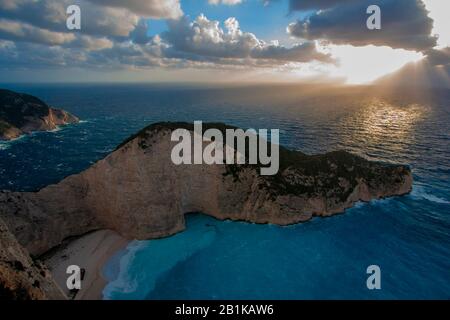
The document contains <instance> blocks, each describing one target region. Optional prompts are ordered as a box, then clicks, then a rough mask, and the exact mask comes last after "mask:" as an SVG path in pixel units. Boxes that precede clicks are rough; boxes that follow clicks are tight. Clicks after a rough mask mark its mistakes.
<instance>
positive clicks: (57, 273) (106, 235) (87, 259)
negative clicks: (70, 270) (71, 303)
mask: <svg viewBox="0 0 450 320" xmlns="http://www.w3.org/2000/svg"><path fill="white" fill-rule="evenodd" d="M128 243H129V240H127V239H125V238H123V237H122V236H120V235H119V234H118V233H116V232H114V231H112V230H98V231H93V232H90V233H88V234H85V235H83V236H81V237H79V238H77V239H74V240H72V241H70V242H68V243H67V244H64V245H62V246H61V247H60V248H56V249H54V251H53V252H51V253H49V256H47V257H45V258H44V259H43V260H42V261H43V263H44V264H45V265H46V266H47V267H48V268H49V270H50V272H51V273H52V276H53V278H54V279H55V281H56V283H57V284H58V285H59V287H60V288H61V290H62V291H63V292H64V293H65V295H66V296H67V297H68V298H69V299H74V300H102V299H103V289H104V288H105V286H106V284H107V279H105V277H104V276H103V273H102V270H103V267H104V265H105V264H106V262H107V261H108V260H109V259H110V258H111V257H112V256H113V255H115V254H116V253H117V252H119V251H120V250H122V249H124V248H126V246H127V245H128ZM70 265H77V266H79V267H80V268H83V269H85V275H84V278H83V280H82V282H81V289H80V290H79V291H78V292H77V293H76V295H75V296H74V297H73V295H72V294H71V293H70V292H69V290H68V289H67V286H66V280H67V277H68V276H69V275H68V274H66V269H67V267H68V266H70Z"/></svg>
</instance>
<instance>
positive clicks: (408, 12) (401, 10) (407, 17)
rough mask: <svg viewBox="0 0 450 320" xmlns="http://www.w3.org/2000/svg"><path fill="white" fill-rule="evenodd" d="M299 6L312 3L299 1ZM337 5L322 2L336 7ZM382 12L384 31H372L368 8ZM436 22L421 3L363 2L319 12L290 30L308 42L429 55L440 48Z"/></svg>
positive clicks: (407, 0)
mask: <svg viewBox="0 0 450 320" xmlns="http://www.w3.org/2000/svg"><path fill="white" fill-rule="evenodd" d="M295 2H296V3H297V2H298V5H300V4H301V3H304V5H305V6H306V5H308V4H312V1H305V2H303V1H295ZM336 2H337V1H321V3H322V4H323V5H325V3H326V4H328V5H333V3H336ZM372 4H377V5H378V6H379V7H380V8H381V21H382V23H381V25H382V29H381V30H368V29H367V27H366V20H367V18H368V15H367V13H366V10H367V7H368V6H369V5H372ZM432 28H433V20H432V19H431V18H429V17H428V11H427V10H426V8H425V5H424V4H423V2H422V1H419V0H377V1H374V0H360V1H345V4H344V5H340V6H336V7H331V8H329V9H327V10H323V11H317V12H315V13H314V14H312V15H311V16H309V17H308V18H306V19H304V20H300V21H297V22H295V23H292V24H290V25H289V26H288V32H289V33H290V34H291V35H292V36H295V37H298V38H302V39H307V40H316V39H322V40H328V41H330V42H332V43H335V44H350V45H354V46H366V45H376V46H389V47H392V48H403V49H407V50H415V51H425V50H427V49H430V48H432V47H434V46H435V45H436V38H435V37H433V36H431V31H432Z"/></svg>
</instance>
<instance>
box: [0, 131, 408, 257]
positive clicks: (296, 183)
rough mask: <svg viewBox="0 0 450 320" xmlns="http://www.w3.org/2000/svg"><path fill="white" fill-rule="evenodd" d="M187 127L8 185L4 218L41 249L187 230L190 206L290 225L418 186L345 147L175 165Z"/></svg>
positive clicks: (147, 134) (2, 197)
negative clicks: (270, 161) (32, 185)
mask: <svg viewBox="0 0 450 320" xmlns="http://www.w3.org/2000/svg"><path fill="white" fill-rule="evenodd" d="M180 127H181V128H186V129H188V130H191V131H192V130H193V128H192V124H187V123H157V124H153V125H151V126H149V127H147V128H145V129H143V130H142V131H141V132H139V133H138V134H136V135H134V136H133V137H130V138H129V139H127V140H126V141H125V142H124V143H123V144H121V145H120V146H119V147H118V148H117V149H116V150H115V151H114V152H112V153H111V154H109V155H108V156H107V157H106V158H104V159H103V160H100V161H98V162H97V163H96V164H94V165H93V166H92V167H90V168H89V169H87V170H86V171H84V172H82V173H80V174H75V175H72V176H69V177H67V178H65V179H64V180H62V181H61V182H59V183H58V184H55V185H50V186H48V187H46V188H44V189H42V190H40V191H38V192H25V193H21V192H8V191H3V192H1V193H0V210H1V212H0V218H2V219H3V220H4V221H5V223H6V225H7V226H8V228H9V229H10V231H11V232H12V233H13V234H14V235H15V236H16V238H17V240H18V242H19V243H20V244H21V245H23V246H24V247H25V248H27V249H28V251H29V252H30V253H31V254H32V255H39V254H42V253H44V252H46V251H47V250H49V249H50V248H52V247H55V246H57V245H59V244H60V243H61V242H62V241H63V240H64V239H66V238H68V237H71V236H76V235H82V234H84V233H86V232H89V231H91V230H97V229H111V230H115V231H116V232H118V233H119V234H121V235H122V236H124V237H126V238H130V239H151V238H159V237H165V236H169V235H172V234H174V233H177V232H180V231H182V230H183V229H184V228H185V219H184V216H185V214H187V213H190V212H202V213H205V214H208V215H211V216H213V217H216V218H218V219H232V220H242V221H249V222H254V223H273V224H279V225H288V224H293V223H299V222H303V221H307V220H310V219H311V218H312V217H314V216H331V215H333V214H337V213H341V212H343V211H344V210H345V209H347V208H349V207H351V206H352V205H354V204H355V203H356V202H357V201H370V200H371V199H379V198H384V197H390V196H398V195H403V194H406V193H408V192H410V191H411V187H412V175H411V171H410V169H409V168H408V167H407V166H404V165H392V164H383V163H377V162H371V161H368V160H366V159H364V158H362V157H359V156H356V155H353V154H350V153H348V152H345V151H335V152H330V153H326V154H322V155H306V154H304V153H302V152H299V151H292V150H288V149H285V148H283V147H280V169H279V171H278V174H276V175H273V176H262V175H260V172H259V170H258V169H259V168H258V166H257V165H248V164H245V165H226V164H224V165H219V164H214V165H206V164H202V165H183V164H182V165H175V164H173V162H172V161H171V150H172V148H173V146H174V145H175V142H172V141H171V133H172V131H173V130H175V129H176V128H180ZM226 127H227V126H225V125H223V124H208V125H206V126H205V128H204V129H206V128H219V130H224V128H226Z"/></svg>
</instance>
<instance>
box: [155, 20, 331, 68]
mask: <svg viewBox="0 0 450 320" xmlns="http://www.w3.org/2000/svg"><path fill="white" fill-rule="evenodd" d="M224 25H225V29H226V30H224V29H222V28H221V26H220V23H219V22H218V21H212V20H209V19H208V18H207V17H206V16H204V15H200V16H198V17H197V18H196V19H195V20H194V21H193V22H190V21H189V19H188V18H187V17H184V18H183V19H180V20H178V21H170V22H169V31H167V32H164V33H163V34H162V35H161V36H162V39H163V40H164V41H166V42H167V43H169V44H171V45H172V48H171V49H170V50H169V54H170V55H172V56H174V57H178V58H182V57H184V58H185V59H189V60H201V59H204V60H206V61H216V62H217V63H221V62H222V63H229V62H230V61H229V60H233V59H235V60H238V59H255V60H272V61H273V63H274V64H279V63H282V62H309V61H313V60H317V61H321V62H327V63H328V62H332V59H331V57H330V56H329V55H327V54H324V53H320V52H318V51H317V50H316V47H315V44H314V43H305V44H299V45H295V46H293V47H291V48H287V47H284V46H280V45H279V44H278V43H277V42H272V43H267V42H265V41H263V40H260V39H258V38H257V37H256V36H255V35H254V34H253V33H249V32H243V31H242V30H241V29H240V27H239V22H238V21H237V20H236V19H235V18H228V19H227V20H226V21H225V22H224ZM224 59H227V60H228V61H226V62H225V61H224ZM265 62H266V63H267V61H265Z"/></svg>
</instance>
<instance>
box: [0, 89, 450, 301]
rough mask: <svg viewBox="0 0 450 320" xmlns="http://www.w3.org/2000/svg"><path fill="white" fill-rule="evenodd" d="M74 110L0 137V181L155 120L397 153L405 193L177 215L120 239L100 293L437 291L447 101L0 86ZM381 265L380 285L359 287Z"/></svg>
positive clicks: (447, 193) (62, 166) (447, 206)
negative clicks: (175, 229)
mask: <svg viewBox="0 0 450 320" xmlns="http://www.w3.org/2000/svg"><path fill="white" fill-rule="evenodd" d="M10 87H11V88H12V89H16V90H19V91H24V92H27V93H31V94H35V95H38V96H39V97H41V98H42V99H44V100H45V101H47V102H49V103H51V104H53V105H55V106H60V107H63V108H65V109H66V110H68V111H71V112H73V113H74V114H76V115H78V116H79V117H80V118H81V119H83V121H82V122H81V123H80V124H77V125H70V126H66V127H63V128H61V130H58V131H56V132H48V133H36V134H33V135H31V136H27V137H24V138H21V139H18V140H15V141H12V142H7V143H0V176H1V179H0V188H1V189H10V190H23V191H30V190H36V189H39V188H41V187H43V186H46V185H48V184H50V183H56V182H58V181H59V180H60V179H62V178H63V177H65V176H67V175H70V174H73V173H77V172H80V171H82V170H83V169H85V168H87V167H89V166H90V165H91V164H92V163H93V162H95V161H97V160H98V159H101V158H102V157H104V156H105V155H107V154H108V153H109V152H111V151H112V150H114V148H115V146H116V145H117V144H118V143H120V142H121V141H122V140H123V139H125V138H126V137H128V136H129V135H130V134H132V133H134V132H136V131H137V130H139V129H141V128H142V127H144V126H145V125H147V124H150V123H152V122H156V121H170V120H173V121H175V120H176V121H194V120H203V121H222V122H226V123H229V124H233V125H237V126H240V127H245V128H248V127H253V128H268V129H270V128H279V129H280V134H281V137H280V141H281V143H282V144H283V145H285V146H287V147H290V148H296V149H301V150H302V151H304V152H306V153H317V152H326V151H331V150H336V149H346V150H348V151H351V152H354V153H357V154H360V155H363V156H365V157H367V158H369V159H371V160H379V161H385V162H392V163H403V164H408V165H410V166H411V167H412V170H413V175H414V179H415V184H414V190H413V192H412V193H411V194H410V195H408V196H404V197H397V198H392V199H388V200H382V201H373V202H371V203H369V204H358V205H357V206H356V207H355V208H352V209H350V210H347V212H346V213H345V214H344V215H339V216H334V217H331V218H327V219H314V220H313V221H311V222H308V223H305V224H300V225H295V226H290V227H278V226H272V225H253V224H247V223H240V222H229V221H224V222H222V221H217V220H214V219H212V218H210V217H207V216H204V215H190V216H188V217H187V230H186V231H185V232H183V233H180V234H177V235H175V236H173V237H170V238H166V239H161V240H152V241H142V242H138V241H135V242H132V243H131V244H130V245H129V248H128V250H127V251H125V252H121V253H119V254H118V255H117V256H116V257H114V258H113V259H112V260H111V261H110V262H109V263H108V264H107V265H106V267H105V274H106V275H107V276H108V279H110V282H109V284H108V286H107V287H106V288H105V291H104V295H105V298H107V299H131V298H139V299H163V298H170V299H196V298H206V299H208V298H234V299H245V298H258V299H264V298H273V299H288V298H289V299H297V298H306V299H313V298H324V299H328V298H331V299H334V298H356V299H367V298H400V299H406V298H413V299H414V298H439V299H448V298H450V258H449V257H450V216H449V214H450V179H449V178H450V176H449V174H450V163H449V159H450V147H449V142H450V137H449V136H450V99H449V96H450V95H449V93H448V92H444V93H442V92H441V93H439V96H436V97H433V98H435V99H432V100H430V101H426V102H423V101H422V102H419V103H418V102H415V101H407V100H406V98H405V95H403V94H402V95H399V96H398V97H394V99H392V97H390V98H389V99H388V98H384V97H374V96H372V95H364V94H363V95H361V94H354V93H352V92H350V93H346V92H344V93H342V94H339V95H336V94H333V93H330V94H327V95H325V94H319V95H317V94H316V95H315V96H310V97H308V98H304V96H305V95H303V94H302V92H301V90H300V91H299V90H293V91H292V92H291V91H289V90H288V91H283V92H282V94H281V93H279V92H269V93H267V95H268V97H267V96H264V94H265V93H262V92H261V91H260V90H258V89H251V88H248V89H239V90H237V89H234V90H232V89H229V90H217V89H209V90H200V89H197V88H186V87H181V86H179V87H165V86H141V85H133V86H131V85H130V86H123V85H121V86H119V85H117V86H75V85H73V86H64V87H63V86H20V87H17V86H14V87H12V86H10ZM372 264H376V265H379V266H380V267H381V272H382V289H381V290H378V291H370V290H368V289H367V288H366V279H367V274H366V268H367V266H369V265H372Z"/></svg>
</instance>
